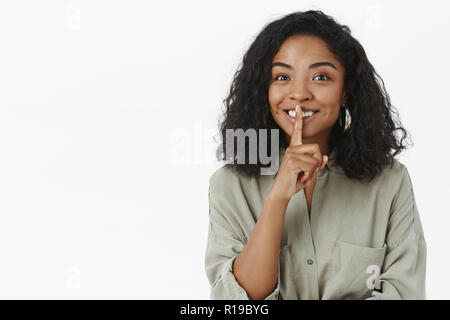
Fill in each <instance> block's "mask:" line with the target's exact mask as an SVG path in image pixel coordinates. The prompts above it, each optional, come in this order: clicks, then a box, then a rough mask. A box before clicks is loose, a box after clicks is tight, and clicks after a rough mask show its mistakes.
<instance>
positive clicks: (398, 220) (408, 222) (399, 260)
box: [368, 166, 427, 300]
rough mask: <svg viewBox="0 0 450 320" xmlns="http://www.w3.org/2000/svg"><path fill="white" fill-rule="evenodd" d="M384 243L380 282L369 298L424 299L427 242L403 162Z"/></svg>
mask: <svg viewBox="0 0 450 320" xmlns="http://www.w3.org/2000/svg"><path fill="white" fill-rule="evenodd" d="M386 245H387V250H386V255H385V258H384V262H383V265H382V268H381V271H380V277H379V279H380V286H378V289H377V288H375V289H374V291H373V292H372V296H371V297H370V298H368V299H374V300H384V299H389V300H396V299H415V300H423V299H426V285H425V279H426V255H427V249H426V242H425V238H424V233H423V229H422V224H421V221H420V217H419V212H418V209H417V205H416V201H415V197H414V191H413V187H412V183H411V179H410V176H409V173H408V171H407V169H406V167H404V166H403V175H402V179H401V181H400V183H399V187H398V192H397V194H396V195H395V197H394V199H393V202H392V206H391V213H390V218H389V222H388V228H387V233H386ZM380 287H381V288H380Z"/></svg>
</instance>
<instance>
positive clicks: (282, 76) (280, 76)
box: [275, 74, 287, 80]
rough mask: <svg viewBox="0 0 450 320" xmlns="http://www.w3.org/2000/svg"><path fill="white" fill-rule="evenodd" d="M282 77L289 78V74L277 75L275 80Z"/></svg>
mask: <svg viewBox="0 0 450 320" xmlns="http://www.w3.org/2000/svg"><path fill="white" fill-rule="evenodd" d="M280 77H286V78H287V76H285V75H284V74H280V75H279V76H277V77H276V78H275V80H278V78H280Z"/></svg>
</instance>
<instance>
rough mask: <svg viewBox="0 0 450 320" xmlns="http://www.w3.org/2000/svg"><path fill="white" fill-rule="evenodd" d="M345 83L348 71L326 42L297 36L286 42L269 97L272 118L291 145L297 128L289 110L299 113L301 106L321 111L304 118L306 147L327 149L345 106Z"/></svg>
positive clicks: (274, 70)
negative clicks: (294, 129)
mask: <svg viewBox="0 0 450 320" xmlns="http://www.w3.org/2000/svg"><path fill="white" fill-rule="evenodd" d="M322 63H323V64H322ZM343 82H344V68H343V67H342V66H341V64H340V63H339V62H338V61H337V60H336V59H335V58H334V57H333V54H332V53H331V52H330V51H329V50H328V49H327V47H326V44H325V42H324V41H323V40H321V39H319V38H317V37H313V36H308V35H295V36H291V37H289V38H287V39H286V40H285V41H284V43H283V44H282V45H281V47H280V50H279V51H278V52H277V54H276V55H275V57H274V59H273V61H272V77H271V80H270V85H269V92H268V94H269V104H270V111H271V113H272V116H273V118H274V120H275V122H276V123H277V124H278V125H279V126H280V128H281V129H283V131H284V132H285V133H286V138H287V142H288V143H289V141H290V137H291V134H292V130H293V128H294V119H293V118H291V117H290V116H289V114H288V110H295V105H296V104H299V105H300V106H301V107H302V109H303V111H305V110H314V111H318V112H317V113H315V114H314V115H313V116H312V117H310V118H303V130H302V141H303V143H304V144H306V143H308V144H309V143H318V144H319V146H320V147H321V150H322V148H327V146H328V137H329V135H330V132H331V130H332V128H333V125H334V123H335V122H336V120H337V119H338V116H339V109H340V106H341V105H342V104H343V103H345V97H344V94H343ZM322 151H325V150H322Z"/></svg>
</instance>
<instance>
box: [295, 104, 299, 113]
mask: <svg viewBox="0 0 450 320" xmlns="http://www.w3.org/2000/svg"><path fill="white" fill-rule="evenodd" d="M295 112H298V104H297V105H296V106H295Z"/></svg>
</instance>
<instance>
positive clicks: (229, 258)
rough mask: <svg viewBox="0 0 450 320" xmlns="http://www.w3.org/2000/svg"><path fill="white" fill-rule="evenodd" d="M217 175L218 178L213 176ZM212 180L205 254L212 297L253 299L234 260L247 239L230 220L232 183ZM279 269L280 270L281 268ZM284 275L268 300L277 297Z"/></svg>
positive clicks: (209, 194)
mask: <svg viewBox="0 0 450 320" xmlns="http://www.w3.org/2000/svg"><path fill="white" fill-rule="evenodd" d="M213 178H214V177H213ZM213 178H212V179H210V186H209V192H208V200H209V230H208V243H207V248H206V255H205V271H206V275H207V277H208V280H209V282H210V284H211V294H210V298H211V299H214V300H215V299H223V300H225V299H227V300H249V297H248V295H247V292H246V291H245V290H244V288H242V287H241V286H240V285H239V283H238V282H237V280H236V278H235V277H234V274H233V262H234V260H235V259H236V257H237V256H238V255H239V253H240V252H241V251H242V250H243V249H244V247H245V244H246V239H243V238H242V236H240V235H238V233H237V232H236V231H235V230H233V226H232V224H231V223H230V220H231V216H230V214H232V213H235V212H233V210H235V209H233V205H232V203H231V201H229V200H230V199H229V198H228V197H227V196H226V195H225V192H226V190H227V188H229V187H230V185H227V184H226V183H224V181H215V179H213ZM278 270H279V269H278ZM279 283H280V275H279V273H278V281H277V286H276V288H275V289H274V291H273V292H272V293H271V294H269V295H268V296H267V297H266V298H265V300H277V299H278V296H279Z"/></svg>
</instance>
